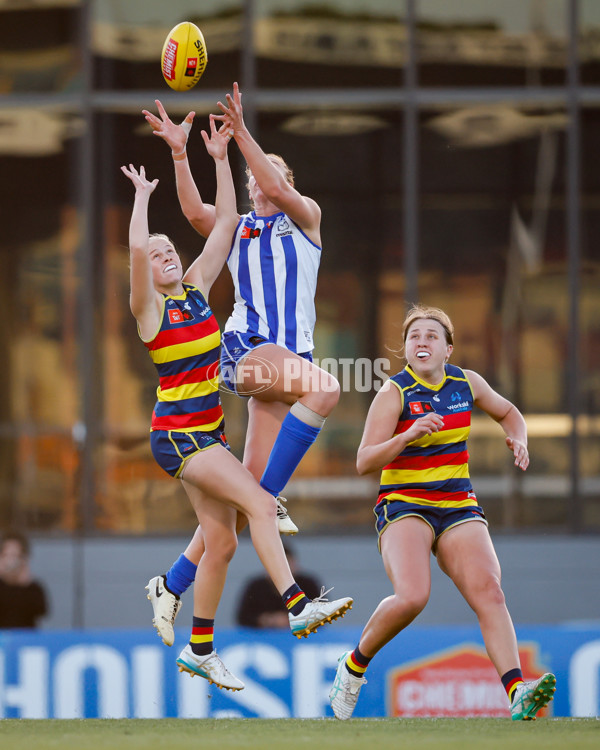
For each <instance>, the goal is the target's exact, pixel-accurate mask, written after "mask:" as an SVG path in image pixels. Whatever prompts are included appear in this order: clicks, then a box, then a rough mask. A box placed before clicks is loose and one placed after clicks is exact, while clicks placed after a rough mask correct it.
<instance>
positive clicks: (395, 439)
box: [356, 380, 444, 474]
mask: <svg viewBox="0 0 600 750" xmlns="http://www.w3.org/2000/svg"><path fill="white" fill-rule="evenodd" d="M401 413H402V396H401V394H400V391H399V390H398V388H397V386H396V385H395V384H394V383H393V382H392V381H391V380H388V381H387V382H386V383H384V385H383V387H382V388H381V390H380V391H379V392H378V393H377V395H376V396H375V398H374V399H373V403H372V404H371V408H370V409H369V413H368V414H367V419H366V422H365V429H364V432H363V436H362V440H361V442H360V446H359V448H358V455H357V457H356V468H357V470H358V473H359V474H368V473H369V472H371V471H377V470H378V469H382V468H383V467H384V466H387V464H389V463H390V461H393V460H394V459H395V458H396V456H397V455H398V454H400V453H402V451H403V450H404V449H405V448H406V446H407V445H408V444H409V443H412V442H413V441H415V440H418V439H419V438H420V437H424V436H425V435H431V434H432V433H433V432H438V431H439V429H440V427H441V426H442V425H443V423H444V421H443V419H442V417H440V415H439V414H436V413H435V412H431V413H427V414H425V415H423V416H422V417H419V418H418V419H415V420H414V421H413V423H412V425H411V426H410V427H409V429H408V430H406V431H405V432H401V433H400V434H399V435H394V430H395V429H396V425H397V424H398V419H399V418H400V414H401Z"/></svg>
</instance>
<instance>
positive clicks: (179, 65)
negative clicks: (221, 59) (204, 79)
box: [160, 21, 208, 91]
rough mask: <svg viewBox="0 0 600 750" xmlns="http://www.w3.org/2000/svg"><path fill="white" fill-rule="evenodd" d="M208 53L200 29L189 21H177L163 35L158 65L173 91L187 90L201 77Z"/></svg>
mask: <svg viewBox="0 0 600 750" xmlns="http://www.w3.org/2000/svg"><path fill="white" fill-rule="evenodd" d="M207 62H208V55H207V53H206V44H205V42H204V37H203V36H202V32H201V31H200V29H199V28H198V27H197V26H196V25H195V24H193V23H190V22H189V21H183V23H178V24H177V26H175V27H174V28H173V29H171V31H170V32H169V35H168V36H167V38H166V39H165V43H164V45H163V48H162V54H161V56H160V67H161V70H162V74H163V77H164V79H165V81H166V82H167V83H168V84H169V86H170V87H171V88H172V89H175V91H189V90H190V89H191V88H193V87H194V86H195V85H196V84H197V83H198V81H199V80H200V78H201V76H202V73H204V69H205V68H206V63H207Z"/></svg>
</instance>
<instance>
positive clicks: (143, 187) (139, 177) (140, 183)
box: [121, 164, 158, 195]
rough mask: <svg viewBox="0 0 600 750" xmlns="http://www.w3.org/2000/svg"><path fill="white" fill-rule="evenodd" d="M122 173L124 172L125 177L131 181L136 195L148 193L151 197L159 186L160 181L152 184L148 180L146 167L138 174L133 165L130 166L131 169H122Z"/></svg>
mask: <svg viewBox="0 0 600 750" xmlns="http://www.w3.org/2000/svg"><path fill="white" fill-rule="evenodd" d="M121 172H123V174H124V175H125V177H127V178H128V179H130V180H131V182H132V183H133V186H134V187H135V192H136V193H148V195H151V194H152V193H153V192H154V188H155V187H156V186H157V185H158V179H156V180H152V182H150V181H149V180H148V179H147V178H146V170H145V168H144V167H140V171H139V172H138V171H137V169H136V168H135V167H134V166H133V164H130V165H129V169H128V168H127V167H121Z"/></svg>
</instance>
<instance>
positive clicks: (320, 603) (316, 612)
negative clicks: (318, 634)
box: [289, 586, 354, 638]
mask: <svg viewBox="0 0 600 750" xmlns="http://www.w3.org/2000/svg"><path fill="white" fill-rule="evenodd" d="M329 591H331V589H328V590H327V591H325V587H324V586H323V588H322V589H321V594H320V596H318V597H317V598H316V599H312V600H311V601H309V602H308V604H307V605H306V606H305V607H304V609H303V610H302V612H300V614H299V615H293V614H292V613H291V612H290V615H289V616H290V628H291V629H292V634H293V635H295V636H296V638H308V636H309V635H310V634H311V633H313V632H314V631H315V630H316V629H317V628H320V627H321V625H325V623H327V622H331V621H332V620H337V618H338V617H343V616H344V615H345V614H346V612H347V611H348V610H349V609H352V602H353V601H354V600H353V599H351V598H350V597H349V596H345V597H344V598H343V599H334V600H333V601H332V602H329V601H327V599H325V594H328V593H329Z"/></svg>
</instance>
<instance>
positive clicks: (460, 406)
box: [446, 401, 469, 411]
mask: <svg viewBox="0 0 600 750" xmlns="http://www.w3.org/2000/svg"><path fill="white" fill-rule="evenodd" d="M446 408H447V409H448V411H464V410H465V409H468V408H469V402H468V401H461V402H460V404H448V406H447V407H446Z"/></svg>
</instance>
